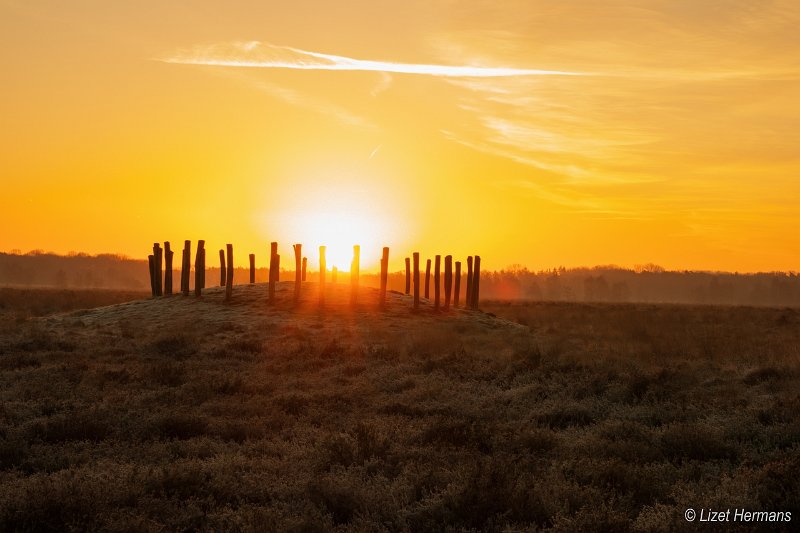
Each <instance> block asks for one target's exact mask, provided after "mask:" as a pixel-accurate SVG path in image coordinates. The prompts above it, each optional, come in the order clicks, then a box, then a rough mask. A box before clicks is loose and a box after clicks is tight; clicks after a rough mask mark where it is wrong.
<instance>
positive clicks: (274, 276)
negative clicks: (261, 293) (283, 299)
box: [269, 242, 278, 303]
mask: <svg viewBox="0 0 800 533" xmlns="http://www.w3.org/2000/svg"><path fill="white" fill-rule="evenodd" d="M277 256H278V243H277V242H273V243H270V248H269V301H270V303H272V302H274V301H275V284H276V283H277V282H278V267H277Z"/></svg>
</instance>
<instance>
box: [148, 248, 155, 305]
mask: <svg viewBox="0 0 800 533" xmlns="http://www.w3.org/2000/svg"><path fill="white" fill-rule="evenodd" d="M147 266H148V267H149V268H150V295H151V296H155V295H156V257H155V256H154V255H153V254H150V255H148V256H147Z"/></svg>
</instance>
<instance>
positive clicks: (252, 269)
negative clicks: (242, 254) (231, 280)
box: [250, 254, 256, 283]
mask: <svg viewBox="0 0 800 533" xmlns="http://www.w3.org/2000/svg"><path fill="white" fill-rule="evenodd" d="M255 282H256V254H250V283H255Z"/></svg>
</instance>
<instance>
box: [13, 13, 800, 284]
mask: <svg viewBox="0 0 800 533" xmlns="http://www.w3.org/2000/svg"><path fill="white" fill-rule="evenodd" d="M798 27H800V3H798V2H796V1H795V0H775V1H770V0H763V1H758V2H753V1H751V0H748V1H739V0H705V1H703V2H698V1H696V0H647V1H633V0H608V1H605V2H597V1H595V0H582V1H577V0H576V1H559V2H553V1H546V0H509V1H505V2H495V1H491V0H475V1H457V0H425V1H417V0H408V1H405V2H389V1H381V0H369V1H366V0H363V1H362V0H356V1H341V2H322V1H307V0H297V1H293V2H266V1H263V0H230V1H226V2H214V1H209V0H192V1H188V0H185V1H164V0H160V1H153V0H137V1H136V2H107V1H101V0H72V1H70V2H63V1H55V0H52V1H51V0H0V69H2V70H1V71H2V78H0V79H2V84H0V117H2V127H0V180H1V181H2V189H3V195H2V196H0V227H2V228H3V230H2V231H0V251H11V250H15V249H18V250H22V251H27V250H31V249H43V250H46V251H54V252H57V253H66V252H69V251H82V252H87V253H121V254H126V255H128V256H131V257H137V258H140V257H145V256H146V255H147V253H148V251H149V250H150V248H151V247H152V243H153V242H155V241H165V240H170V241H171V242H173V243H182V241H183V240H184V239H192V240H197V239H205V240H206V242H207V247H208V248H209V249H214V250H215V249H218V248H221V247H223V246H224V244H225V243H228V242H230V243H233V244H234V251H235V255H236V256H237V257H236V258H237V263H239V264H242V265H244V264H245V263H246V259H247V254H248V253H256V256H257V258H258V257H259V254H261V255H260V256H261V257H266V255H267V250H268V247H269V242H270V241H278V242H279V243H280V250H279V251H280V253H281V254H283V255H285V256H286V257H287V258H288V257H289V256H291V254H292V251H291V244H292V243H295V242H300V243H303V245H304V247H305V250H306V255H308V256H309V263H310V264H311V265H312V266H314V265H316V259H317V256H316V247H317V246H319V245H326V246H327V247H328V257H329V259H328V264H329V266H333V265H336V266H338V267H339V268H340V269H341V270H346V269H347V268H348V267H349V259H350V255H351V252H352V248H351V246H352V245H353V244H360V245H361V247H362V254H361V255H362V264H363V268H364V269H365V270H369V269H373V268H375V267H377V265H378V262H379V259H380V255H381V252H380V248H381V247H382V246H390V247H391V249H392V252H391V256H390V259H391V260H390V267H391V268H392V269H400V268H402V264H403V258H404V257H406V256H409V255H410V254H411V252H412V251H419V252H421V254H422V257H423V258H424V257H430V256H432V255H434V254H441V255H446V254H452V255H454V256H455V257H456V258H464V257H466V256H467V255H473V254H478V255H481V257H482V264H483V265H484V267H486V268H490V269H501V268H506V267H508V266H509V265H514V264H521V265H525V266H527V267H528V268H531V269H535V270H539V269H546V268H552V267H556V266H562V265H563V266H568V267H571V266H593V265H608V264H617V265H621V266H625V267H631V266H634V265H638V264H645V263H656V264H659V265H662V266H664V267H666V268H669V269H679V270H683V269H690V270H728V271H739V272H752V271H773V270H792V271H797V270H800V268H798V264H799V263H800V258H799V257H798V254H797V251H798V250H800V232H798V231H797V230H798V222H800V150H798V146H800V127H798V126H800V98H798V96H797V95H800V32H798V31H797V28H798ZM173 247H176V248H179V247H181V244H177V245H176V244H173Z"/></svg>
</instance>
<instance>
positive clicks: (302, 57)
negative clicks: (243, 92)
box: [160, 41, 586, 78]
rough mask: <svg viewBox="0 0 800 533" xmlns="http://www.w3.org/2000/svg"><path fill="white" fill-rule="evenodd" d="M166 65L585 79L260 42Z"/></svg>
mask: <svg viewBox="0 0 800 533" xmlns="http://www.w3.org/2000/svg"><path fill="white" fill-rule="evenodd" d="M160 60H161V61H164V62H166V63H178V64H182V65H208V66H222V67H247V68H284V69H297V70H340V71H372V72H385V73H393V74H421V75H427V76H441V77H449V78H508V77H514V76H583V75H586V73H582V72H567V71H562V70H542V69H531V68H512V67H484V66H473V65H435V64H426V63H398V62H393V61H374V60H367V59H354V58H352V57H345V56H338V55H333V54H323V53H319V52H311V51H309V50H301V49H299V48H292V47H289V46H278V45H274V44H270V43H263V42H260V41H250V42H238V43H225V44H215V45H209V46H196V47H194V48H191V49H188V50H181V51H178V52H176V53H175V54H173V55H170V56H167V57H164V58H160Z"/></svg>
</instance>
